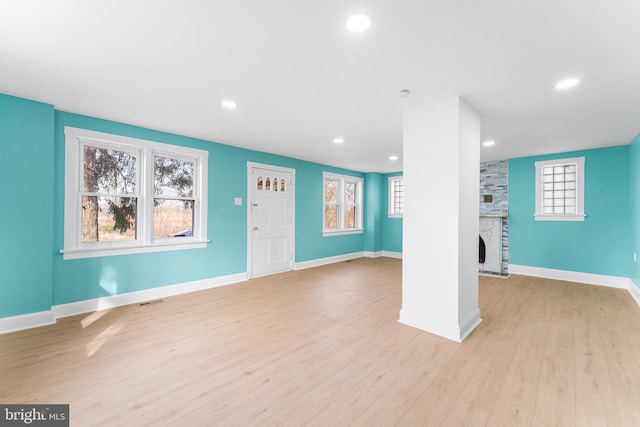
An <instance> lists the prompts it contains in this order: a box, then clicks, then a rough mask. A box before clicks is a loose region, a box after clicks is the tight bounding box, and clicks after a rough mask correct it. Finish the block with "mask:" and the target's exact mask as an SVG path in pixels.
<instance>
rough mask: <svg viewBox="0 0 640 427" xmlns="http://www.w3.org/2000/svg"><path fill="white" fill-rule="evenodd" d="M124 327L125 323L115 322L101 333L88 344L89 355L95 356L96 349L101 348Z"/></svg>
mask: <svg viewBox="0 0 640 427" xmlns="http://www.w3.org/2000/svg"><path fill="white" fill-rule="evenodd" d="M122 328H124V323H114V324H113V325H111V326H109V327H108V328H107V329H105V330H104V331H102V332H101V333H100V335H98V336H97V337H95V338H94V339H92V340H91V342H90V343H89V344H87V357H91V356H93V355H94V354H95V352H96V351H98V350H100V348H101V347H102V346H103V345H105V344H106V343H107V341H109V340H110V339H111V338H112V337H114V336H115V335H116V334H117V333H118V332H120V331H121V330H122Z"/></svg>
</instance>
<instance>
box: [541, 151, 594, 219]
mask: <svg viewBox="0 0 640 427" xmlns="http://www.w3.org/2000/svg"><path fill="white" fill-rule="evenodd" d="M535 166H536V212H535V219H536V221H584V217H585V214H584V157H575V158H569V159H558V160H546V161H541V162H536V163H535Z"/></svg>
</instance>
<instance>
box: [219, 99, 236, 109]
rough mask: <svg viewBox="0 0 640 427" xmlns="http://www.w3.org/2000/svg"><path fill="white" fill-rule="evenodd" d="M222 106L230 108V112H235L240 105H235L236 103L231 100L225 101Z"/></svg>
mask: <svg viewBox="0 0 640 427" xmlns="http://www.w3.org/2000/svg"><path fill="white" fill-rule="evenodd" d="M221 104H222V106H223V107H224V108H228V109H230V110H233V109H234V108H236V107H237V106H238V105H237V104H236V103H235V101H231V100H230V99H225V100H224V101H222V102H221Z"/></svg>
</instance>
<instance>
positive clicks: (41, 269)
mask: <svg viewBox="0 0 640 427" xmlns="http://www.w3.org/2000/svg"><path fill="white" fill-rule="evenodd" d="M0 157H1V158H2V159H3V162H2V167H1V168H0V182H2V185H1V186H0V200H2V208H1V209H0V224H2V232H1V233H0V234H1V235H2V237H0V271H1V272H2V274H0V317H8V316H15V315H20V314H26V313H35V312H39V311H45V310H49V309H50V308H51V271H52V259H51V253H52V250H53V249H52V248H53V244H52V228H53V225H52V217H51V212H52V210H53V193H52V188H53V184H52V182H53V106H51V105H48V104H42V103H39V102H32V101H27V100H25V99H21V98H15V97H11V96H7V95H2V94H0Z"/></svg>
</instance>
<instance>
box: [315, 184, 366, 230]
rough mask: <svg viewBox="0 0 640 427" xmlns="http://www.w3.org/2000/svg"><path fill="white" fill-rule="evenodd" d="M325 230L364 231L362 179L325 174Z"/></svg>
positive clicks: (323, 215) (323, 214)
mask: <svg viewBox="0 0 640 427" xmlns="http://www.w3.org/2000/svg"><path fill="white" fill-rule="evenodd" d="M323 175H324V179H323V182H324V195H323V213H322V217H323V230H324V232H325V233H338V234H339V233H341V232H343V233H344V232H354V231H356V232H357V231H362V183H363V181H362V179H361V178H356V177H352V176H346V175H336V174H329V173H326V172H325V173H324V174H323Z"/></svg>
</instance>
